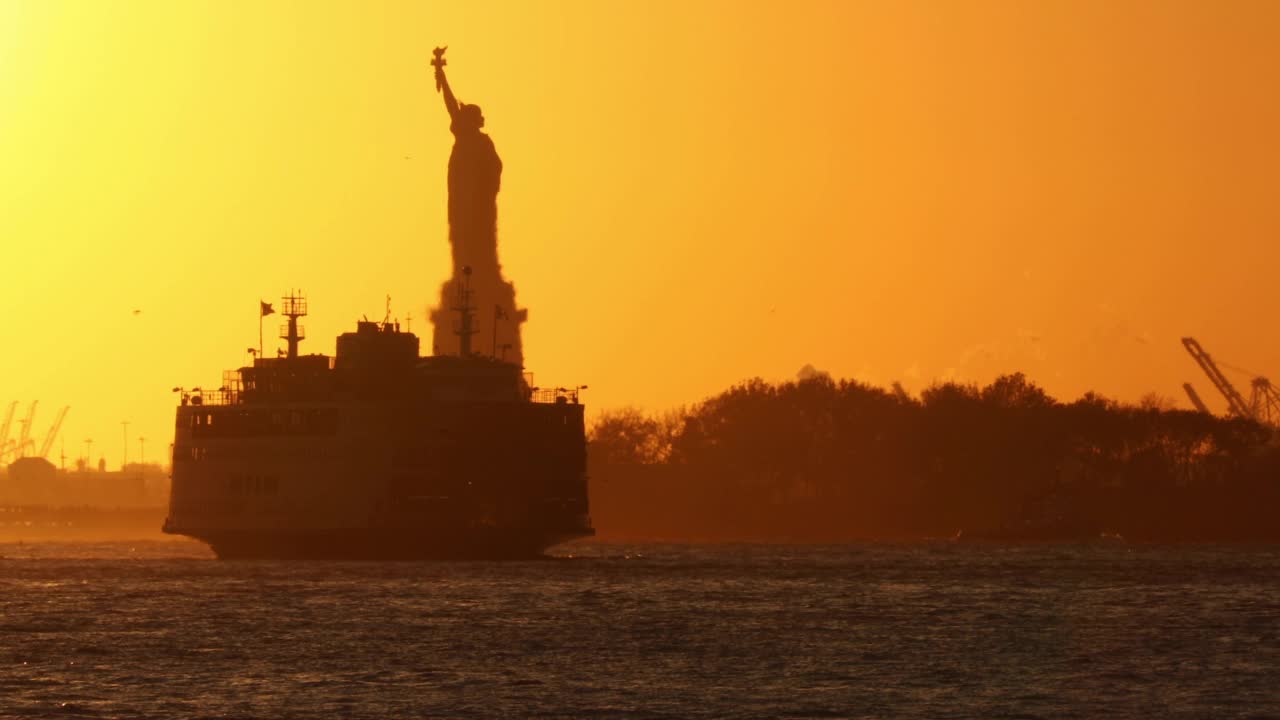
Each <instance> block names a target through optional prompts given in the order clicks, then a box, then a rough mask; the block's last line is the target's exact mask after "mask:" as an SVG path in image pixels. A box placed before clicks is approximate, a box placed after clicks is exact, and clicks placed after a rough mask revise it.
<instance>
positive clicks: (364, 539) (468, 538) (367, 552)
mask: <svg viewBox="0 0 1280 720" xmlns="http://www.w3.org/2000/svg"><path fill="white" fill-rule="evenodd" d="M165 532H170V533H175V534H180V535H187V536H189V537H193V538H195V539H197V540H201V541H203V542H205V543H208V544H209V546H210V547H211V548H212V549H213V552H214V553H215V554H216V555H217V556H218V558H219V559H222V560H249V559H254V560H527V559H534V558H538V557H542V555H543V553H544V552H545V551H546V550H547V549H548V548H550V547H553V546H555V545H559V544H560V543H563V542H567V541H569V540H573V539H576V538H582V537H589V536H591V535H594V534H595V531H594V530H592V529H590V528H587V529H580V530H565V531H549V530H527V529H503V528H466V529H447V530H445V529H440V530H409V529H396V530H391V529H383V530H378V529H347V530H211V531H198V530H190V531H177V530H172V529H169V528H165Z"/></svg>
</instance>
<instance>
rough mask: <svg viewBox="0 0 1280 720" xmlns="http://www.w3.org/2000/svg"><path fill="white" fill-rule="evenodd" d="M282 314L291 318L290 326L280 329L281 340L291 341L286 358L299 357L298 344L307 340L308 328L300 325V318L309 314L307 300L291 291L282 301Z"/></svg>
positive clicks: (300, 294)
mask: <svg viewBox="0 0 1280 720" xmlns="http://www.w3.org/2000/svg"><path fill="white" fill-rule="evenodd" d="M281 306H282V307H281V310H280V314H281V315H284V316H285V317H287V318H289V324H288V325H287V326H285V327H282V328H280V331H281V332H280V338H281V339H282V340H288V341H289V352H288V354H287V355H286V356H285V357H290V358H296V357H298V342H299V341H302V340H305V339H306V338H307V331H306V328H304V327H302V326H301V325H299V324H298V318H300V317H305V316H306V314H307V299H306V298H305V297H303V296H302V293H301V292H300V291H298V290H290V291H289V294H288V295H286V296H285V297H284V298H283V299H282V300H281Z"/></svg>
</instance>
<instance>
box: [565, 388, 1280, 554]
mask: <svg viewBox="0 0 1280 720" xmlns="http://www.w3.org/2000/svg"><path fill="white" fill-rule="evenodd" d="M1161 405H1162V404H1161V403H1158V402H1151V401H1148V402H1144V403H1143V404H1141V405H1138V406H1130V405H1121V404H1119V403H1116V402H1114V401H1111V400H1107V399H1105V398H1102V397H1099V396H1097V395H1094V394H1087V395H1085V396H1084V397H1082V398H1080V399H1078V400H1076V401H1074V402H1070V403H1063V402H1059V401H1056V400H1054V399H1053V398H1051V397H1049V396H1048V395H1047V394H1046V393H1045V392H1044V391H1043V390H1042V389H1041V388H1039V387H1037V386H1036V385H1034V384H1032V383H1030V382H1028V381H1027V379H1026V378H1025V377H1024V376H1023V375H1022V374H1020V373H1019V374H1014V375H1006V376H1003V377H1000V378H998V379H996V380H995V381H994V382H992V383H991V384H990V385H987V386H986V387H978V386H975V385H961V384H955V383H947V384H942V385H935V386H933V387H930V388H929V389H927V390H925V391H924V392H923V393H921V395H920V396H919V397H918V398H916V397H912V396H910V395H908V394H907V393H905V392H903V391H902V389H901V388H900V387H898V386H895V388H894V389H893V390H885V389H881V388H876V387H872V386H869V385H865V384H862V383H858V382H854V381H847V380H844V381H839V382H837V381H833V380H832V379H831V378H830V377H827V376H825V375H821V374H820V375H817V376H816V377H810V378H809V379H805V380H802V381H798V382H787V383H781V384H770V383H766V382H763V381H761V380H752V381H750V382H746V383H743V384H741V385H738V386H736V387H733V388H731V389H730V390H728V391H726V392H724V393H721V394H720V395H717V396H715V397H712V398H709V399H707V400H705V401H703V402H701V403H699V404H697V405H695V406H692V407H690V408H687V409H684V410H680V411H676V412H672V413H668V414H666V415H661V416H648V415H644V414H642V413H639V412H637V411H634V410H625V411H618V412H611V413H607V414H605V415H603V416H602V417H601V418H600V419H599V420H598V422H596V423H595V425H594V427H593V429H592V431H591V433H590V446H589V447H590V450H589V471H590V475H591V506H592V515H593V517H594V520H595V525H596V527H597V528H598V530H599V532H600V535H601V536H602V537H606V538H608V537H618V538H651V539H662V538H668V539H703V540H797V541H842V540H856V539H871V538H895V539H906V538H924V537H954V536H956V535H957V534H959V536H960V537H962V538H990V539H1010V540H1018V539H1027V540H1035V539H1044V540H1059V539H1061V540H1074V539H1088V538H1095V537H1100V536H1103V537H1105V536H1111V535H1119V536H1123V537H1125V538H1127V539H1134V540H1165V541H1197V540H1232V541H1242V540H1244V541H1247V540H1280V522H1278V521H1277V520H1276V518H1277V515H1278V514H1280V450H1278V449H1277V444H1276V436H1275V432H1274V430H1273V429H1271V428H1268V427H1265V426H1262V425H1259V424H1258V423H1255V422H1252V421H1248V420H1241V419H1224V418H1218V417H1213V416H1210V415H1206V414H1204V413H1199V412H1190V411H1184V410H1175V409H1170V408H1167V407H1162V406H1161Z"/></svg>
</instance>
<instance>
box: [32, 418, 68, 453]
mask: <svg viewBox="0 0 1280 720" xmlns="http://www.w3.org/2000/svg"><path fill="white" fill-rule="evenodd" d="M70 409H71V406H70V405H68V406H66V407H64V408H62V409H61V410H59V411H58V417H57V419H56V420H54V421H53V425H52V426H51V427H50V428H49V434H48V435H45V436H44V442H43V443H41V444H40V452H38V453H36V456H37V457H42V458H47V457H49V449H50V448H52V447H53V439H54V438H56V437H57V436H58V431H59V430H61V429H62V421H63V419H65V418H66V417H67V411H68V410H70Z"/></svg>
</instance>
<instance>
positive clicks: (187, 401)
mask: <svg viewBox="0 0 1280 720" xmlns="http://www.w3.org/2000/svg"><path fill="white" fill-rule="evenodd" d="M173 391H174V392H176V393H178V394H179V398H180V401H181V403H182V404H183V405H195V406H202V405H239V404H240V392H239V391H238V390H223V389H218V390H201V389H200V388H192V389H191V390H184V389H182V388H174V389H173Z"/></svg>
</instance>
